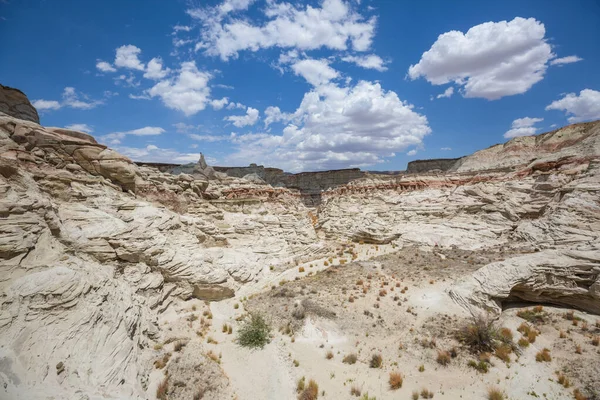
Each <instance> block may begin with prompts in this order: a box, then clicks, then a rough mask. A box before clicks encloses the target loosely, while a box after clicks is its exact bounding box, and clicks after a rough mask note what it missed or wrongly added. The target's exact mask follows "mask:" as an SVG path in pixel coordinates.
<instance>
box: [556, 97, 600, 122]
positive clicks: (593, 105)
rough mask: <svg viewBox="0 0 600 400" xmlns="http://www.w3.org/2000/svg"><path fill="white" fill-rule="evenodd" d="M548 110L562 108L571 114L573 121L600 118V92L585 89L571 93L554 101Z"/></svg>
mask: <svg viewBox="0 0 600 400" xmlns="http://www.w3.org/2000/svg"><path fill="white" fill-rule="evenodd" d="M546 110H562V111H564V112H565V113H566V114H567V115H570V116H569V118H568V121H569V122H571V123H574V122H581V121H588V120H592V119H600V92H599V91H597V90H592V89H583V90H582V91H581V92H579V96H578V95H577V94H576V93H569V94H567V95H565V97H563V98H562V99H560V100H556V101H553V102H552V103H551V104H550V105H549V106H548V107H546Z"/></svg>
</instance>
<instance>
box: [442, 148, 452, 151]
mask: <svg viewBox="0 0 600 400" xmlns="http://www.w3.org/2000/svg"><path fill="white" fill-rule="evenodd" d="M440 150H442V151H450V150H452V147H442V148H441V149H440Z"/></svg>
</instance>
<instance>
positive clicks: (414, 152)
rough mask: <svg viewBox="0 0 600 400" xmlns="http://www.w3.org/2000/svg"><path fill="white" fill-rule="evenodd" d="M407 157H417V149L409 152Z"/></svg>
mask: <svg viewBox="0 0 600 400" xmlns="http://www.w3.org/2000/svg"><path fill="white" fill-rule="evenodd" d="M406 155H407V156H409V157H412V156H414V155H417V150H416V149H412V150H411V151H409V152H408V153H406Z"/></svg>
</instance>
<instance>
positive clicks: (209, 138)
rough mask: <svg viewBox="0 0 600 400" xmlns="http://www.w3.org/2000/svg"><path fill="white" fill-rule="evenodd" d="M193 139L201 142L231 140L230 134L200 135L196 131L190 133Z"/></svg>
mask: <svg viewBox="0 0 600 400" xmlns="http://www.w3.org/2000/svg"><path fill="white" fill-rule="evenodd" d="M188 136H189V137H190V138H191V139H194V140H198V141H200V142H210V143H212V142H221V141H224V140H229V136H218V135H198V134H196V133H191V134H189V135H188Z"/></svg>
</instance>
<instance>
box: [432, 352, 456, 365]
mask: <svg viewBox="0 0 600 400" xmlns="http://www.w3.org/2000/svg"><path fill="white" fill-rule="evenodd" d="M451 358H452V357H451V356H450V352H449V351H445V350H440V351H438V353H437V358H436V361H437V362H438V364H440V365H443V366H446V365H448V364H450V360H451Z"/></svg>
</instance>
